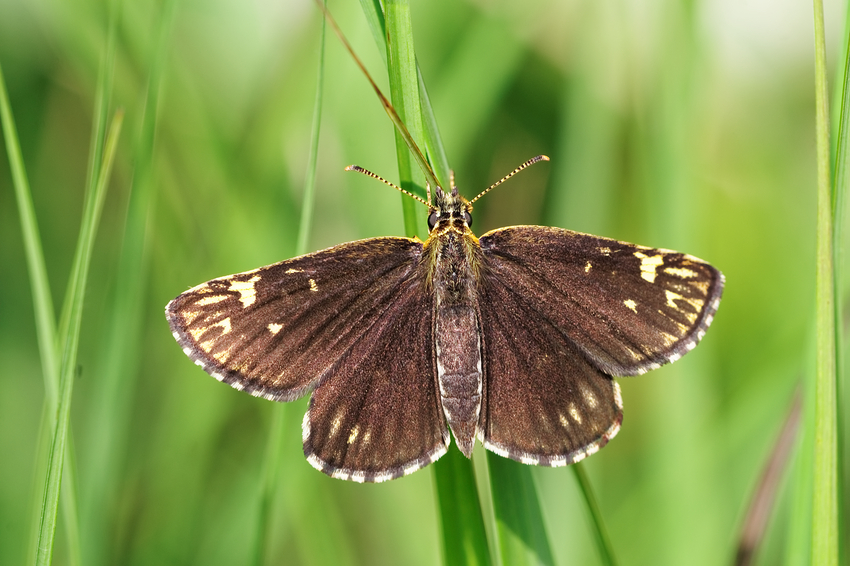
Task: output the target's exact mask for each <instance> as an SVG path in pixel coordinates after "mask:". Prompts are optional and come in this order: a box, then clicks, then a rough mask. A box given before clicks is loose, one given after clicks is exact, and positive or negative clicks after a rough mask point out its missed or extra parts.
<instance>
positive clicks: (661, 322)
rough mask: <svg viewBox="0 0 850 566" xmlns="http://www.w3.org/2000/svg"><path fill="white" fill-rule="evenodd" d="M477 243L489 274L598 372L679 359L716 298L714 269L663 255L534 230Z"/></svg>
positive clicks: (629, 371)
mask: <svg viewBox="0 0 850 566" xmlns="http://www.w3.org/2000/svg"><path fill="white" fill-rule="evenodd" d="M480 241H481V247H482V250H483V251H484V255H485V257H486V258H487V268H488V270H489V272H490V273H492V274H493V275H494V276H496V277H497V278H499V279H500V280H501V281H502V282H503V284H504V285H506V286H507V287H508V288H510V289H512V290H514V291H516V292H518V293H520V294H522V295H523V296H524V297H527V301H528V305H529V307H530V308H531V309H532V310H533V311H534V312H536V313H538V314H537V316H539V317H543V318H545V319H546V320H548V321H549V322H550V323H551V324H553V325H554V326H555V327H556V328H558V329H559V330H560V331H561V332H562V333H563V334H564V335H566V336H567V337H568V338H569V339H570V341H571V342H572V343H573V344H575V345H576V346H577V347H578V348H579V350H580V351H581V352H583V353H584V355H585V356H586V357H587V358H588V359H590V360H591V361H592V362H593V363H594V365H596V366H597V367H599V368H600V369H601V370H602V371H603V372H605V373H606V374H608V375H614V376H623V375H638V374H642V373H646V372H647V371H649V370H652V369H656V368H657V367H659V366H660V365H662V364H665V363H668V362H673V361H676V360H678V359H679V358H681V357H682V355H684V354H686V353H687V352H689V351H690V350H692V349H693V348H694V347H695V346H696V344H697V342H699V341H700V340H701V339H702V337H703V336H704V335H705V330H706V329H707V328H708V326H709V325H710V324H711V322H712V320H713V319H714V313H715V312H716V311H717V306H718V304H719V303H720V296H721V293H722V292H723V281H724V280H723V275H722V274H721V273H720V272H719V271H718V270H717V269H715V268H714V267H712V266H711V265H709V264H707V263H705V262H704V261H702V260H699V259H697V258H695V257H692V256H689V255H686V254H682V253H678V252H673V251H670V250H661V249H653V248H646V247H642V246H636V245H634V244H629V243H626V242H618V241H617V240H610V239H607V238H599V237H597V236H590V235H587V234H581V233H578V232H571V231H569V230H562V229H559V228H544V227H540V226H515V227H510V228H502V229H499V230H493V231H492V232H489V233H487V234H485V235H484V236H483V237H482V238H481V240H480Z"/></svg>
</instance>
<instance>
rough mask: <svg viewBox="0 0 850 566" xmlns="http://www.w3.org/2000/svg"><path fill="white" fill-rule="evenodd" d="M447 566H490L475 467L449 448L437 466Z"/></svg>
mask: <svg viewBox="0 0 850 566" xmlns="http://www.w3.org/2000/svg"><path fill="white" fill-rule="evenodd" d="M434 486H435V490H436V492H437V503H438V505H439V512H440V521H441V525H440V526H441V537H442V542H443V548H442V550H443V563H444V564H469V565H475V564H480V565H482V566H483V565H486V564H491V563H492V560H491V558H490V548H489V547H488V545H487V535H486V532H485V529H484V518H483V517H482V514H481V504H480V502H479V494H478V486H477V485H476V483H475V475H474V473H473V469H472V465H471V462H470V461H469V460H467V459H466V458H465V457H464V456H463V454H461V452H460V451H459V450H456V449H455V448H450V449H449V451H448V453H447V454H446V455H445V456H443V457H442V458H441V459H440V460H438V461H437V463H436V464H434Z"/></svg>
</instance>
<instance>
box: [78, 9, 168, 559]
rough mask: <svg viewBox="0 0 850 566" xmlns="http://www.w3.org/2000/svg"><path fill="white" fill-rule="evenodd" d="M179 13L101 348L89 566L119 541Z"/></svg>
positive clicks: (146, 130) (164, 40) (143, 142)
mask: <svg viewBox="0 0 850 566" xmlns="http://www.w3.org/2000/svg"><path fill="white" fill-rule="evenodd" d="M176 7H177V0H169V1H167V2H166V3H165V4H164V5H163V6H162V11H161V12H160V14H159V20H158V23H157V27H156V35H155V36H154V37H156V40H155V41H152V42H151V48H150V54H149V55H148V60H149V61H150V63H149V64H150V69H149V71H148V80H147V83H146V90H145V97H144V112H143V115H142V120H141V128H140V131H139V133H138V138H137V139H136V140H135V144H134V152H133V164H134V166H133V177H132V180H131V185H130V202H129V205H128V209H127V220H126V224H125V226H124V234H123V242H122V248H121V255H120V258H119V259H118V265H117V273H116V275H115V278H116V283H115V295H114V297H113V300H112V306H111V308H110V310H109V313H110V316H109V319H108V321H107V323H106V324H107V325H108V329H107V331H106V333H105V335H104V337H103V342H104V344H103V348H102V349H100V360H99V364H98V367H99V371H98V372H97V377H96V379H98V380H99V382H98V387H96V388H95V389H94V391H93V399H92V400H93V406H94V414H93V416H92V422H93V423H94V425H93V426H91V427H90V429H91V430H92V433H91V437H90V438H89V442H90V444H91V446H93V448H92V449H91V450H90V453H91V455H92V456H91V459H90V461H89V462H88V468H87V469H88V473H87V474H86V477H85V478H84V479H85V480H86V487H87V489H85V490H84V494H85V495H84V497H85V500H84V505H83V509H82V519H83V523H84V524H83V532H84V534H85V536H84V549H83V553H84V555H85V563H86V564H90V565H97V564H105V563H107V562H108V557H109V556H110V555H111V551H112V549H113V545H114V544H115V542H114V541H115V538H116V537H115V532H116V525H114V524H113V522H112V521H110V515H111V514H113V513H114V512H115V508H114V505H115V502H116V501H119V500H120V486H121V473H120V470H121V466H122V465H123V463H124V462H125V459H126V456H127V452H128V450H127V448H128V444H127V443H128V434H129V430H130V428H131V424H130V419H131V415H132V403H133V395H134V393H135V392H136V385H135V384H136V381H137V379H138V377H140V373H139V367H140V365H139V361H140V359H142V353H141V350H142V342H143V338H142V334H143V321H144V320H145V317H144V308H145V301H144V298H145V294H146V292H147V289H148V281H149V264H150V258H149V255H150V254H149V249H148V241H149V240H150V237H151V234H150V228H149V227H150V226H151V225H152V223H153V218H152V210H153V205H154V202H155V196H156V195H155V188H156V183H155V182H154V178H153V175H154V173H153V163H152V162H153V154H154V140H155V137H156V129H157V120H158V116H159V106H160V94H161V92H160V91H161V87H162V77H163V73H164V72H165V68H166V64H165V62H166V57H167V55H168V46H169V42H170V34H171V28H172V24H173V20H174V17H175V12H176ZM116 11H117V10H116ZM96 129H97V128H96Z"/></svg>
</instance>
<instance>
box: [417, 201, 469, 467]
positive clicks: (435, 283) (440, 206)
mask: <svg viewBox="0 0 850 566" xmlns="http://www.w3.org/2000/svg"><path fill="white" fill-rule="evenodd" d="M436 196H437V210H436V211H435V212H434V214H432V215H431V220H433V221H434V223H433V227H432V229H431V233H430V235H429V237H428V241H427V242H426V244H425V253H424V254H423V256H424V257H425V258H426V260H425V261H426V262H428V264H429V265H428V266H427V267H428V272H429V278H428V279H429V280H430V282H431V286H432V290H433V297H434V319H433V320H434V328H433V336H434V343H435V356H436V365H437V378H438V382H439V387H440V397H441V403H442V407H443V412H444V413H445V415H446V419H447V420H448V423H449V426H450V427H451V429H452V432H453V433H454V436H455V440H456V441H457V443H458V448H460V450H461V451H462V452H463V453H464V454H465V455H466V456H467V457H468V456H470V455H471V454H472V448H473V446H474V444H475V436H476V433H477V427H478V418H479V414H480V412H481V394H482V383H483V379H482V369H481V338H480V326H479V316H478V304H477V299H476V288H477V271H478V265H479V261H480V254H481V247H480V245H479V243H478V239H477V238H476V237H475V235H474V234H473V233H472V231H471V230H470V228H469V222H468V219H469V218H470V216H469V211H470V210H471V207H470V206H469V204H468V203H467V202H466V200H465V199H464V198H463V197H461V196H459V195H458V194H457V189H453V190H452V192H451V193H443V192H442V191H441V190H439V189H437V191H436Z"/></svg>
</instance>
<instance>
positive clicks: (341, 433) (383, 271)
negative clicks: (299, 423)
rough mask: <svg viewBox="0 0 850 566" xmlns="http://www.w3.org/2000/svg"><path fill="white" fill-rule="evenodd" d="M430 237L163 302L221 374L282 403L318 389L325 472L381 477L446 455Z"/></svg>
mask: <svg viewBox="0 0 850 566" xmlns="http://www.w3.org/2000/svg"><path fill="white" fill-rule="evenodd" d="M421 251H422V243H421V242H419V241H416V240H411V239H406V238H375V239H370V240H361V241H358V242H351V243H347V244H342V245H339V246H335V247H333V248H329V249H327V250H323V251H320V252H316V253H313V254H308V255H305V256H301V257H297V258H295V259H291V260H288V261H284V262H281V263H277V264H274V265H270V266H267V267H263V268H260V269H257V270H254V271H248V272H245V273H240V274H236V275H231V276H228V277H222V278H219V279H214V280H212V281H209V282H207V283H204V284H202V285H199V286H198V287H195V288H194V289H191V290H189V291H187V292H185V293H183V294H182V295H180V296H179V297H177V298H176V299H174V300H173V301H171V302H170V303H169V304H168V306H167V307H166V316H167V318H168V321H169V324H170V325H171V329H172V332H173V334H174V337H175V338H176V339H177V342H178V343H179V344H180V345H181V346H182V347H183V350H184V352H185V353H186V355H188V356H189V357H190V358H192V359H193V360H195V363H197V364H198V365H200V366H201V367H203V368H204V370H206V371H207V372H209V373H210V374H211V375H212V376H213V377H215V378H216V379H218V380H220V381H224V382H226V383H229V384H230V385H232V386H233V387H235V388H236V389H240V390H244V391H247V392H249V393H251V394H252V395H255V396H260V397H265V398H268V399H272V400H277V401H289V400H293V399H296V398H298V397H301V396H302V395H303V394H305V393H306V392H307V391H309V390H310V389H314V388H315V389H316V391H315V392H314V395H313V398H312V399H311V403H310V410H309V412H308V414H307V415H305V418H304V427H303V428H304V430H303V436H304V452H305V454H306V455H307V457H308V460H309V461H310V463H311V464H312V465H313V466H315V467H316V468H318V469H320V470H322V471H324V472H325V473H327V474H329V475H332V476H335V477H343V478H346V479H353V480H357V481H383V480H387V479H392V478H394V477H398V476H401V475H404V474H405V473H409V472H411V471H414V470H416V469H419V468H420V467H422V466H424V465H427V464H428V463H430V462H432V461H434V460H436V459H437V458H439V457H440V456H441V455H442V454H444V453H445V451H446V449H447V446H448V442H449V436H448V431H447V429H446V426H445V422H444V419H443V417H442V413H441V412H440V408H439V398H438V395H437V389H436V387H437V386H436V377H435V375H436V374H435V372H434V369H433V354H432V344H433V340H432V338H431V319H432V306H431V305H430V295H429V294H428V293H426V292H425V291H424V290H423V289H422V285H423V283H422V282H423V281H424V277H423V276H422V275H421V274H420V271H419V270H418V269H417V266H418V262H419V256H420V254H421Z"/></svg>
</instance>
